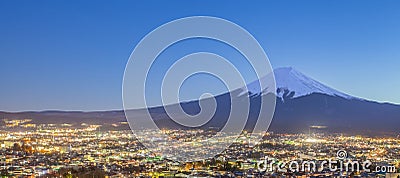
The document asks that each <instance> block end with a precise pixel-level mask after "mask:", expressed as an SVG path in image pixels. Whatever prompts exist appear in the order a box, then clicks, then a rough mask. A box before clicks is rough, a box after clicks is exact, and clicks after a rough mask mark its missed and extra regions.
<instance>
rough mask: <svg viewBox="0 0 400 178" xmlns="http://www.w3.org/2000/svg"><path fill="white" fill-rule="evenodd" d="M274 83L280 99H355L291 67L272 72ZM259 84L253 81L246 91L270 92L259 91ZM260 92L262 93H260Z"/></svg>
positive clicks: (255, 92) (264, 78) (256, 92)
mask: <svg viewBox="0 0 400 178" xmlns="http://www.w3.org/2000/svg"><path fill="white" fill-rule="evenodd" d="M274 76H275V82H276V95H277V96H278V97H281V98H297V97H300V96H306V95H309V94H312V93H321V94H326V95H330V96H339V97H343V98H346V99H355V98H354V97H352V96H350V95H347V94H345V93H342V92H340V91H337V90H335V89H333V88H330V87H328V86H326V85H324V84H322V83H320V82H318V81H316V80H314V79H312V78H310V77H308V76H306V75H304V74H302V73H301V72H299V71H297V70H296V69H294V68H292V67H282V68H277V69H275V70H274ZM269 78H271V77H270V76H268V77H263V78H261V80H268V79H269ZM259 88H260V87H259V82H258V81H255V82H252V83H250V84H249V85H247V89H248V91H249V92H251V93H252V94H262V93H265V92H266V90H269V91H268V92H271V89H263V90H260V89H259ZM260 91H262V92H260Z"/></svg>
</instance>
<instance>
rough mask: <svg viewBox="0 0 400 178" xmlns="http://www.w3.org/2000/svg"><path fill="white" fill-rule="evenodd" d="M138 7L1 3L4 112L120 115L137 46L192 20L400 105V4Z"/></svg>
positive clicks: (277, 62) (322, 0) (343, 87)
mask: <svg viewBox="0 0 400 178" xmlns="http://www.w3.org/2000/svg"><path fill="white" fill-rule="evenodd" d="M137 2H138V1H11V0H9V1H5V0H3V1H0V83H1V85H0V110H3V111H21V110H50V109H61V110H109V109H121V108H122V99H121V89H122V87H121V85H122V78H123V73H124V68H125V64H126V62H127V60H128V58H129V55H130V53H131V52H132V50H133V48H134V47H135V45H136V44H137V43H138V42H139V40H140V39H141V38H143V37H144V36H145V35H146V34H147V33H149V32H150V31H151V30H153V29H154V28H156V27H157V26H159V25H161V24H163V23H166V22H169V21H171V20H174V19H178V18H182V17H187V16H194V15H207V16H216V17H221V18H225V19H228V20H230V21H232V22H235V23H237V24H239V25H241V26H242V27H244V28H245V29H247V30H248V31H249V32H250V33H251V34H253V35H254V37H256V38H257V40H258V41H259V42H260V44H261V45H262V47H263V48H264V49H265V51H266V52H267V54H268V56H269V58H270V61H271V64H272V66H273V67H274V68H277V67H283V66H292V67H295V68H296V69H297V70H299V71H301V72H303V73H305V74H306V75H309V76H311V77H312V78H314V79H316V80H318V81H321V82H322V83H325V84H327V85H328V86H332V87H333V88H336V89H338V90H340V91H343V92H346V93H348V94H351V95H354V96H358V97H362V98H366V99H371V100H376V101H390V102H393V103H400V94H399V91H400V80H399V79H398V77H400V50H399V49H400V20H399V19H400V11H399V9H400V1H397V0H382V1H376V0H373V1H370V0H360V1H348V0H339V1H328V0H315V1H273V2H272V1H242V2H240V3H239V2H236V1H214V0H210V1H142V2H143V3H137ZM192 46H193V45H192ZM194 46H195V45H194ZM203 46H204V45H203ZM188 50H189V51H190V49H188ZM179 51H182V50H179ZM186 52H187V51H186Z"/></svg>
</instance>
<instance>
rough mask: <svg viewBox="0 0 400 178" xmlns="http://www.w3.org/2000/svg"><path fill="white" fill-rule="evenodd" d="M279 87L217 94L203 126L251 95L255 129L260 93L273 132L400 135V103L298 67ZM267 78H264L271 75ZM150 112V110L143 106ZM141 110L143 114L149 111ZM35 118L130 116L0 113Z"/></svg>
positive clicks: (118, 117) (192, 105)
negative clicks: (352, 90)
mask: <svg viewBox="0 0 400 178" xmlns="http://www.w3.org/2000/svg"><path fill="white" fill-rule="evenodd" d="M274 76H275V80H276V90H275V89H274V90H272V89H271V88H262V89H260V87H259V81H255V82H252V83H250V84H248V85H247V86H245V87H247V90H248V91H249V92H248V94H244V93H243V89H239V90H235V91H231V92H228V93H225V94H221V95H218V96H216V97H215V101H216V103H217V109H216V112H215V114H214V116H213V118H212V119H211V120H210V121H209V122H208V123H206V124H205V125H203V126H201V127H202V128H210V127H213V128H221V127H222V126H223V125H224V124H225V123H226V121H227V118H228V117H229V113H230V109H231V108H230V102H231V98H235V99H240V98H241V97H249V98H250V115H249V118H247V125H246V129H249V128H250V129H251V127H252V125H253V124H254V123H255V122H256V121H257V117H258V114H259V112H258V111H259V109H260V100H261V99H260V98H261V97H260V96H261V95H268V96H271V97H276V108H275V113H274V116H273V119H272V123H271V124H270V127H269V131H273V132H277V133H307V132H308V131H309V130H310V128H315V127H312V126H323V127H319V128H324V129H323V130H320V131H323V132H330V133H332V132H334V133H345V134H346V133H348V134H363V135H398V134H399V132H400V106H399V105H394V104H390V103H378V102H374V101H368V100H365V99H361V98H358V97H354V96H350V95H348V94H346V93H343V92H340V91H338V90H336V89H333V88H331V87H328V86H326V85H324V84H322V83H321V82H318V81H316V80H314V79H312V78H310V77H308V76H306V75H304V74H302V73H301V72H299V71H297V70H296V69H294V68H292V67H285V68H277V69H275V70H274ZM268 79H271V77H263V78H261V79H260V80H261V81H262V80H268ZM271 94H272V95H271ZM175 105H180V106H181V107H182V108H183V110H184V111H185V112H186V113H189V114H196V113H198V112H200V107H199V101H190V102H183V103H177V104H175ZM166 107H169V106H160V107H153V108H148V109H147V110H148V111H149V112H150V114H151V115H152V117H153V119H154V121H155V122H156V124H157V125H158V126H159V127H161V128H179V129H181V128H182V127H180V125H179V124H177V123H175V122H174V121H173V120H171V119H170V118H169V116H168V114H166V111H165V108H166ZM142 111H145V110H142ZM142 111H140V112H138V115H137V117H140V116H141V115H140V114H143V112H142ZM26 118H30V119H32V122H35V123H65V122H67V123H71V124H74V125H80V124H81V123H94V124H102V125H104V124H109V125H111V124H112V123H118V122H120V121H125V120H126V119H125V115H124V112H123V111H102V112H68V111H42V112H18V113H10V112H0V119H26Z"/></svg>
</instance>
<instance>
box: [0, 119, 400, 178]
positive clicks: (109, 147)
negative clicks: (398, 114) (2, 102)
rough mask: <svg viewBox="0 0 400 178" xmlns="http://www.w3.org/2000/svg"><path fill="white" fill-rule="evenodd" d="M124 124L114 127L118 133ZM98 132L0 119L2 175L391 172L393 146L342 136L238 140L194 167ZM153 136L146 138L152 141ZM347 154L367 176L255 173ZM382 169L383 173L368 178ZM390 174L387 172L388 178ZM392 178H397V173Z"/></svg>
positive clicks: (179, 133) (185, 136)
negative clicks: (267, 163) (271, 163)
mask: <svg viewBox="0 0 400 178" xmlns="http://www.w3.org/2000/svg"><path fill="white" fill-rule="evenodd" d="M126 124H127V123H124V122H121V123H116V124H115V125H114V126H115V127H118V126H124V125H126ZM101 128H102V126H101V125H90V124H85V123H82V124H80V125H79V127H75V126H73V125H72V124H67V123H66V124H32V123H31V120H29V119H26V120H3V126H2V131H1V132H0V138H1V140H0V143H1V161H0V162H1V175H2V176H4V177H7V176H8V177H14V176H15V177H18V176H20V177H40V176H42V177H280V176H284V175H285V176H298V177H313V176H332V177H340V176H356V177H357V176H359V177H370V176H371V177H376V176H383V177H384V176H388V175H389V174H388V171H391V172H398V170H397V169H395V168H399V167H400V164H399V160H400V139H399V138H394V137H387V138H369V137H362V136H344V135H341V134H324V133H322V132H321V133H319V132H312V133H309V134H273V133H267V134H266V135H265V137H264V139H263V141H261V142H259V143H258V144H257V145H256V146H250V145H249V144H248V142H247V140H248V139H247V138H248V134H246V133H243V134H242V136H241V137H240V138H238V139H237V141H236V142H235V143H234V144H232V145H231V146H230V147H229V148H228V149H226V150H225V151H224V152H223V153H221V154H218V155H217V156H215V157H213V158H210V159H206V160H203V161H198V162H178V161H174V160H171V159H168V158H165V157H163V155H157V154H154V153H152V152H150V151H148V150H147V149H145V148H144V147H143V146H142V145H141V144H140V143H139V142H138V141H137V140H136V139H135V138H134V137H133V135H132V131H131V130H129V129H119V130H118V129H116V130H104V131H103V130H102V129H101ZM165 132H166V133H168V134H169V135H170V136H171V137H172V138H173V139H178V140H190V139H191V138H193V136H194V135H196V136H199V135H200V136H207V135H208V134H210V133H212V132H213V131H204V130H190V131H184V130H167V131H165ZM154 134H156V133H153V134H152V133H151V132H150V133H149V135H151V136H153V137H154V136H157V135H154ZM338 150H346V151H347V152H348V154H349V155H348V159H353V160H360V161H362V160H369V161H371V162H372V167H371V170H372V171H371V172H362V171H360V172H350V171H348V172H346V171H336V172H332V171H326V170H322V171H320V172H309V171H300V172H290V171H287V172H279V171H276V170H273V171H268V170H262V169H260V164H259V163H260V161H261V162H262V160H263V159H265V158H268V159H270V160H279V161H280V162H285V161H292V160H299V161H300V160H328V159H335V158H336V156H337V155H336V153H337V151H338ZM377 166H381V167H382V166H386V167H387V168H394V170H389V169H386V172H383V171H379V172H377V171H375V170H377V169H376V167H377ZM393 174H394V173H393ZM396 175H397V174H396Z"/></svg>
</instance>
